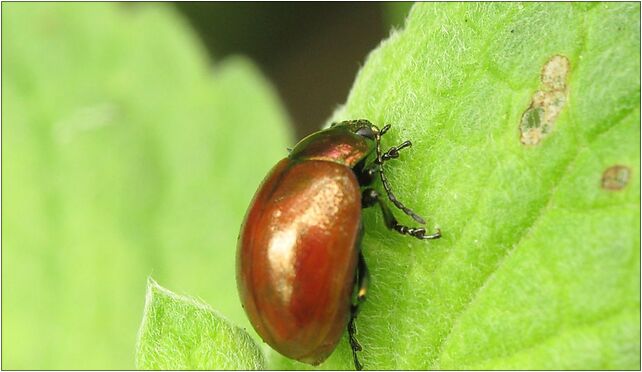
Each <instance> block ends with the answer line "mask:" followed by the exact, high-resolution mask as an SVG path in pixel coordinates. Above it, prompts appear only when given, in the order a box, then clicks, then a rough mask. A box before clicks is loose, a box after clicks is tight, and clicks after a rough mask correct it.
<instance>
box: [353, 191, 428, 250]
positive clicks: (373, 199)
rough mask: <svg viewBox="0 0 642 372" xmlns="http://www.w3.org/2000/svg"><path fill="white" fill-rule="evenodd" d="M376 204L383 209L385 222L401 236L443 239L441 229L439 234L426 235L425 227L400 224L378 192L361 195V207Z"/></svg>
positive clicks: (366, 192) (364, 192) (367, 192)
mask: <svg viewBox="0 0 642 372" xmlns="http://www.w3.org/2000/svg"><path fill="white" fill-rule="evenodd" d="M375 203H378V204H379V206H380V207H381V212H382V213H383V221H384V222H385V224H386V226H387V227H388V228H389V229H391V230H395V231H396V232H398V233H400V234H406V235H410V236H414V237H415V238H417V239H422V240H424V239H439V238H441V231H440V230H439V229H437V232H436V233H434V234H430V235H426V229H425V228H423V227H408V226H404V225H401V224H399V222H398V221H397V219H396V218H395V216H394V215H393V214H392V211H391V210H390V208H388V206H387V205H386V204H385V203H384V202H383V201H382V200H381V198H380V197H379V193H378V192H377V191H376V190H374V189H371V188H367V189H365V190H363V193H362V194H361V206H362V207H363V208H368V207H371V206H373V205H374V204H375Z"/></svg>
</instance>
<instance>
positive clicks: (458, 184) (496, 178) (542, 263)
mask: <svg viewBox="0 0 642 372" xmlns="http://www.w3.org/2000/svg"><path fill="white" fill-rule="evenodd" d="M639 28H640V5H639V4H636V3H591V4H585V3H582V4H571V3H546V4H543V3H463V4H461V3H447V4H444V3H426V4H417V5H415V6H414V7H413V8H412V10H411V13H410V16H409V18H408V19H407V20H406V23H405V29H403V30H402V31H399V32H395V33H393V34H392V35H391V36H390V38H389V39H388V40H386V41H384V42H383V43H382V44H381V46H380V47H379V48H377V49H376V50H375V51H373V52H372V53H371V54H370V56H369V57H368V59H367V62H366V63H365V65H364V67H363V69H362V70H361V71H360V73H359V75H358V77H357V80H356V83H355V84H354V87H353V89H352V91H351V93H350V96H349V98H348V101H347V103H346V105H345V106H344V107H342V108H341V109H339V110H338V112H337V113H336V115H334V117H333V118H332V121H338V120H343V119H355V118H368V119H370V120H371V121H373V122H374V123H376V124H378V125H383V124H385V123H390V124H392V129H391V130H390V131H389V132H388V134H386V135H385V136H384V139H383V142H384V143H383V144H384V148H386V147H388V146H392V145H397V144H399V143H401V142H402V141H403V140H406V139H410V140H412V141H413V147H412V149H409V150H404V151H403V152H402V154H401V157H400V160H394V161H390V162H388V163H386V166H385V168H386V170H387V173H388V178H389V180H390V183H391V185H392V188H393V190H394V192H395V193H396V195H397V197H398V198H399V199H400V200H401V201H402V202H404V203H405V204H406V205H408V206H409V207H411V208H413V209H414V210H415V211H416V212H418V213H419V214H420V215H423V216H425V217H428V221H429V223H428V228H429V230H431V231H433V230H434V228H435V227H436V226H437V225H438V226H440V227H441V230H442V232H443V238H442V239H441V240H438V241H428V242H426V241H418V240H415V239H412V238H409V237H404V236H399V235H398V234H395V233H391V232H390V231H387V230H386V229H385V227H384V226H383V221H382V218H381V214H380V212H379V210H377V209H375V208H372V209H369V210H366V211H365V212H364V214H365V217H364V224H365V231H366V233H365V238H364V241H363V252H364V254H365V259H366V261H367V263H368V266H369V269H370V288H369V291H368V299H367V301H366V303H365V304H364V305H363V308H362V311H361V313H360V315H359V318H358V319H357V329H358V337H357V338H358V340H359V341H360V343H361V345H362V346H363V351H362V352H360V353H359V354H360V358H361V361H362V362H363V364H364V365H365V368H367V369H639V368H640V353H639V351H640V318H639V315H640V281H639V279H640V238H639V237H640V155H639V154H640V107H639V102H640V59H639V51H640V33H639ZM567 62H568V69H566V67H565V66H566V63H567ZM533 110H535V112H534V111H533ZM524 123H529V125H530V126H529V125H524ZM529 128H530V130H533V131H530V132H529ZM520 130H522V131H524V133H523V134H522V133H521V132H520ZM378 187H379V188H380V189H381V186H380V185H379V186H378ZM396 215H397V216H398V217H399V219H400V220H401V221H402V222H403V223H406V224H409V225H413V221H412V220H411V219H410V218H407V217H405V216H402V213H401V212H400V211H398V210H397V211H396ZM271 358H272V365H271V366H272V367H277V368H279V367H283V368H292V367H294V368H298V367H300V366H301V365H300V364H295V363H292V362H290V361H284V360H282V359H279V357H278V356H274V355H272V356H271ZM321 368H337V369H343V368H352V360H351V355H350V351H349V347H348V344H347V342H346V339H345V337H344V338H343V340H342V342H341V343H340V344H339V345H338V348H337V350H336V351H335V353H334V354H333V355H332V356H331V357H330V359H329V360H328V361H327V362H326V363H324V364H323V365H322V366H321Z"/></svg>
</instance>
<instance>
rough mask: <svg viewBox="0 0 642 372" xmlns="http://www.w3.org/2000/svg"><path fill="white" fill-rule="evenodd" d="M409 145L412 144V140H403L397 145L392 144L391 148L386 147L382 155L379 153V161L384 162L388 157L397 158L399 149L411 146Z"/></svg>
mask: <svg viewBox="0 0 642 372" xmlns="http://www.w3.org/2000/svg"><path fill="white" fill-rule="evenodd" d="M411 146H412V142H410V141H404V142H402V143H401V145H399V146H392V147H391V148H389V149H388V151H386V152H384V153H383V155H381V161H382V162H385V161H387V160H390V159H397V158H398V157H399V151H400V150H403V149H405V148H406V147H411Z"/></svg>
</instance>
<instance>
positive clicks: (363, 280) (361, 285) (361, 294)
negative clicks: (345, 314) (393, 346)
mask: <svg viewBox="0 0 642 372" xmlns="http://www.w3.org/2000/svg"><path fill="white" fill-rule="evenodd" d="M356 276H357V277H356V279H357V280H356V282H357V286H358V287H357V288H358V289H357V302H356V304H352V305H351V306H350V321H349V322H348V337H349V341H350V348H351V349H352V357H353V358H354V368H355V369H356V370H358V371H360V370H361V369H362V368H363V365H362V364H361V363H360V362H359V358H358V357H357V351H361V349H362V348H361V345H360V344H359V342H358V341H357V338H356V334H357V328H356V326H355V320H356V319H357V314H359V309H360V305H361V304H362V303H363V302H364V301H365V300H366V292H367V290H368V268H367V266H366V261H365V259H364V258H363V253H361V252H359V263H358V268H357V275H356Z"/></svg>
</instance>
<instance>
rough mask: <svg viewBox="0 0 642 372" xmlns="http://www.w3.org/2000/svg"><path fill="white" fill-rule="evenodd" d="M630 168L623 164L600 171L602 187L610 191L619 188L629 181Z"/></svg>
mask: <svg viewBox="0 0 642 372" xmlns="http://www.w3.org/2000/svg"><path fill="white" fill-rule="evenodd" d="M630 177H631V170H630V169H629V168H628V167H625V166H624V165H614V166H612V167H610V168H607V169H606V170H605V171H604V173H602V188H603V189H606V190H611V191H617V190H621V189H623V188H624V186H626V184H627V183H629V178H630Z"/></svg>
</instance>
